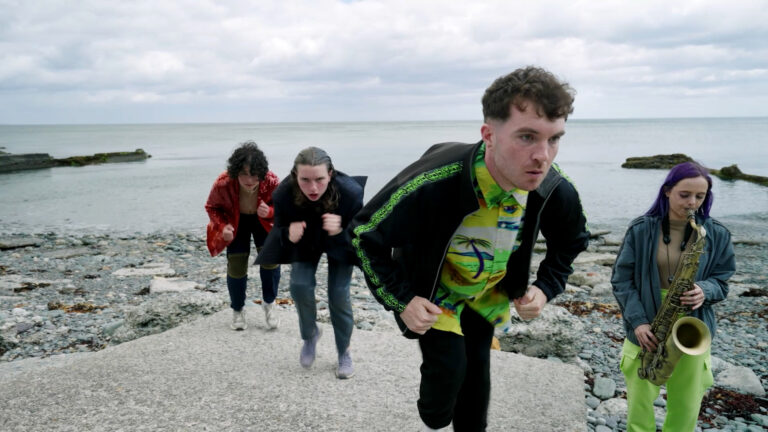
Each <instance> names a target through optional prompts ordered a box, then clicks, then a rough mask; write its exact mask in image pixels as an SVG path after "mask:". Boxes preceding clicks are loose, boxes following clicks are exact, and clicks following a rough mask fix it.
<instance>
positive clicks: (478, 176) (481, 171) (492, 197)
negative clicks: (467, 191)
mask: <svg viewBox="0 0 768 432" xmlns="http://www.w3.org/2000/svg"><path fill="white" fill-rule="evenodd" d="M474 168H475V169H474V179H473V185H474V187H475V194H476V195H477V198H478V199H480V200H483V201H485V205H486V207H488V208H493V207H498V206H500V205H501V204H502V203H503V202H505V201H507V202H508V201H510V200H514V201H516V202H517V203H518V204H519V205H520V206H522V207H523V208H525V203H526V201H527V200H528V191H526V190H522V189H518V188H513V189H512V190H510V191H505V190H504V189H502V188H501V186H499V185H498V184H497V183H496V181H495V180H494V179H493V177H492V176H491V173H490V172H489V171H488V166H487V165H486V164H485V142H483V143H482V144H481V145H480V148H479V149H478V151H477V156H476V157H475V162H474Z"/></svg>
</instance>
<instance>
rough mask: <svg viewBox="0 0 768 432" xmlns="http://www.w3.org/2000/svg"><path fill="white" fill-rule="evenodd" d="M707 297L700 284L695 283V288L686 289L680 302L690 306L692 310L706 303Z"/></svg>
mask: <svg viewBox="0 0 768 432" xmlns="http://www.w3.org/2000/svg"><path fill="white" fill-rule="evenodd" d="M706 299H707V297H706V296H705V295H704V290H702V289H701V287H700V286H698V285H696V284H693V289H692V290H690V291H686V292H684V293H683V295H681V296H680V304H682V305H686V306H690V307H691V310H696V309H698V308H700V307H701V305H703V304H704V300H706Z"/></svg>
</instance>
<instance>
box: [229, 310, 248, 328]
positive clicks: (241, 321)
mask: <svg viewBox="0 0 768 432" xmlns="http://www.w3.org/2000/svg"><path fill="white" fill-rule="evenodd" d="M230 327H232V330H245V329H247V328H248V324H246V323H245V309H242V310H239V311H236V310H233V311H232V325H230Z"/></svg>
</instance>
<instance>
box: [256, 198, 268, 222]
mask: <svg viewBox="0 0 768 432" xmlns="http://www.w3.org/2000/svg"><path fill="white" fill-rule="evenodd" d="M256 214H257V215H259V217H260V218H268V217H269V206H268V205H267V203H265V202H264V201H259V206H258V207H257V208H256Z"/></svg>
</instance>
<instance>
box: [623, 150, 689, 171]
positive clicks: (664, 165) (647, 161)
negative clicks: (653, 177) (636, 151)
mask: <svg viewBox="0 0 768 432" xmlns="http://www.w3.org/2000/svg"><path fill="white" fill-rule="evenodd" d="M692 160H693V159H692V158H691V157H690V156H688V155H684V154H682V153H673V154H668V155H654V156H638V157H629V158H627V160H626V161H625V162H624V163H623V164H621V167H622V168H640V169H670V168H672V167H673V166H675V165H677V164H680V163H683V162H690V161H692Z"/></svg>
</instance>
